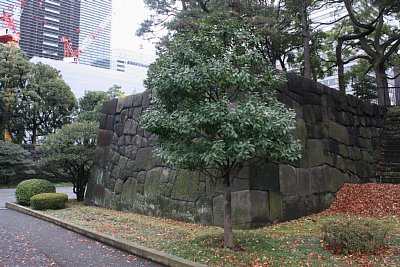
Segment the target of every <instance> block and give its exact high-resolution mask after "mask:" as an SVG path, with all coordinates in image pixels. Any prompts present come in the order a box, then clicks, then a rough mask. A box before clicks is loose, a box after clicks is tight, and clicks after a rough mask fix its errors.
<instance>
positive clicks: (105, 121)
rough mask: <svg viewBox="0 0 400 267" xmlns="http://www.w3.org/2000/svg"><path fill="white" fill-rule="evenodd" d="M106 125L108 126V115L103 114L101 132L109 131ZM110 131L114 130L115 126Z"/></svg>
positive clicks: (101, 116)
mask: <svg viewBox="0 0 400 267" xmlns="http://www.w3.org/2000/svg"><path fill="white" fill-rule="evenodd" d="M106 124H107V114H101V115H100V125H99V129H101V130H108V129H106ZM109 130H114V125H113V128H112V129H109Z"/></svg>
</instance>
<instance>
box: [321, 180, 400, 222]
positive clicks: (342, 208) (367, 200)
mask: <svg viewBox="0 0 400 267" xmlns="http://www.w3.org/2000/svg"><path fill="white" fill-rule="evenodd" d="M399 196H400V184H375V183H368V184H344V185H343V187H342V188H341V189H340V190H339V192H337V194H336V199H335V201H334V202H333V204H332V206H331V207H330V209H328V210H327V211H326V212H343V213H355V214H362V215H370V216H387V215H394V216H399V217H400V198H399Z"/></svg>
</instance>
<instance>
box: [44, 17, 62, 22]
mask: <svg viewBox="0 0 400 267" xmlns="http://www.w3.org/2000/svg"><path fill="white" fill-rule="evenodd" d="M44 19H45V20H50V21H54V22H60V20H59V19H55V18H51V17H48V16H44Z"/></svg>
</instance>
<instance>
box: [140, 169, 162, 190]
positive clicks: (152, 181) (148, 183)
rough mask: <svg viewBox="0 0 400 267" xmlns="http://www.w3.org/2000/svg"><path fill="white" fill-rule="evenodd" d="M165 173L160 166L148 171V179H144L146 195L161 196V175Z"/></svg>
mask: <svg viewBox="0 0 400 267" xmlns="http://www.w3.org/2000/svg"><path fill="white" fill-rule="evenodd" d="M162 175H163V168H161V167H158V168H154V169H151V170H149V171H147V173H146V179H145V181H144V195H145V196H159V195H160V185H161V179H162V178H161V176H162Z"/></svg>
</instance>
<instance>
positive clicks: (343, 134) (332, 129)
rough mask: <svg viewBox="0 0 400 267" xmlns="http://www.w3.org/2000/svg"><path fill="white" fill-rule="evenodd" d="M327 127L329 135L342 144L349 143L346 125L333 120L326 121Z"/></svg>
mask: <svg viewBox="0 0 400 267" xmlns="http://www.w3.org/2000/svg"><path fill="white" fill-rule="evenodd" d="M328 127H329V137H330V138H332V139H334V140H337V141H339V142H342V143H344V144H349V133H348V131H347V127H345V126H343V125H340V124H338V123H336V122H334V121H331V120H330V121H328Z"/></svg>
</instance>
